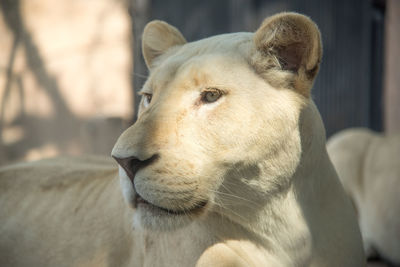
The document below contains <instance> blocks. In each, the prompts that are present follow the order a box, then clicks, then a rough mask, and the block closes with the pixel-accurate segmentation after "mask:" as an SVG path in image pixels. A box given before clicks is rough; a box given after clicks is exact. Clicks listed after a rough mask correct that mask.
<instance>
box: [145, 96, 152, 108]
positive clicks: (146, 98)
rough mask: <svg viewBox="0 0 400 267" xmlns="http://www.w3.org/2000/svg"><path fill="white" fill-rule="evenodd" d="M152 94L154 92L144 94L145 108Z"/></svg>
mask: <svg viewBox="0 0 400 267" xmlns="http://www.w3.org/2000/svg"><path fill="white" fill-rule="evenodd" d="M152 96H153V95H152V94H143V106H144V107H145V108H146V107H147V106H148V105H149V104H150V102H151V98H152Z"/></svg>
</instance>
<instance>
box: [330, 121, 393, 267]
mask: <svg viewBox="0 0 400 267" xmlns="http://www.w3.org/2000/svg"><path fill="white" fill-rule="evenodd" d="M327 148H328V152H329V156H330V157H331V159H332V162H333V164H334V166H335V168H336V170H337V172H338V174H339V178H340V180H341V181H342V183H343V186H344V187H345V189H346V191H347V192H348V193H349V195H350V196H351V198H352V199H353V201H354V205H355V208H356V209H357V212H358V220H359V224H360V228H361V234H362V237H363V242H364V248H365V252H366V254H367V256H370V257H374V256H377V254H379V256H380V257H381V258H384V259H385V260H388V261H390V262H392V263H393V264H397V265H400V254H399V251H400V206H399V203H400V165H399V159H400V135H398V134H397V135H382V134H378V133H375V132H373V131H371V130H368V129H363V128H351V129H347V130H344V131H341V132H339V133H337V134H335V135H334V136H332V137H331V138H330V139H329V141H328V144H327Z"/></svg>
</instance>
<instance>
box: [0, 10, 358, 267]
mask: <svg viewBox="0 0 400 267" xmlns="http://www.w3.org/2000/svg"><path fill="white" fill-rule="evenodd" d="M321 51H322V49H321V41H320V33H319V31H318V28H317V26H316V25H315V24H314V23H313V22H312V21H311V20H310V19H309V18H308V17H305V16H303V15H299V14H296V13H281V14H278V15H275V16H272V17H270V18H268V19H266V20H265V21H264V22H263V24H262V25H261V26H260V28H259V29H258V30H257V31H256V32H255V33H233V34H224V35H218V36H214V37H210V38H207V39H204V40H200V41H197V42H192V43H186V41H185V39H184V37H183V36H182V35H181V33H180V32H179V31H178V30H177V29H176V28H174V27H172V26H170V25H168V24H167V23H165V22H161V21H153V22H151V23H149V24H148V25H147V26H146V28H145V30H144V34H143V54H144V57H145V61H146V63H147V65H148V67H149V69H150V76H149V79H148V80H147V82H146V83H145V85H144V87H143V89H142V90H141V94H142V101H141V104H140V111H139V118H138V120H137V122H136V123H135V124H134V125H133V126H132V127H130V128H129V129H127V130H126V131H125V132H124V133H123V134H122V135H121V137H120V138H119V140H118V141H117V143H116V145H115V147H114V149H113V152H112V156H113V157H114V158H116V160H117V161H118V163H119V165H120V168H119V177H120V185H121V186H122V192H123V198H124V199H125V201H126V202H127V203H128V204H129V205H131V207H132V208H129V207H127V205H126V204H124V203H123V198H122V196H121V195H120V192H119V188H118V186H117V183H116V179H115V176H116V173H115V171H114V168H115V167H114V165H112V164H110V163H108V162H106V161H105V160H99V159H66V160H62V159H58V160H50V161H41V162H37V163H31V164H20V165H16V166H11V167H7V168H4V169H2V170H1V176H2V177H1V181H0V183H1V184H0V186H1V190H2V192H1V195H0V201H1V207H0V214H1V226H0V231H1V232H0V233H1V240H0V265H2V266H195V265H196V266H274V267H278V266H318V267H321V266H333V267H338V266H340V267H345V266H349V267H354V266H363V265H364V264H365V262H364V261H365V260H364V254H363V249H362V243H361V236H360V232H359V229H358V225H357V219H356V216H355V214H354V211H353V208H352V206H351V202H350V200H349V199H348V198H347V196H346V194H345V193H344V190H343V188H342V186H341V184H340V182H339V180H338V178H337V175H336V173H335V170H334V168H333V166H332V164H331V162H330V160H329V157H328V155H327V152H326V148H325V132H324V127H323V124H322V121H321V118H320V115H319V113H318V111H317V109H316V107H315V105H314V103H313V102H312V100H311V98H310V90H311V87H312V84H313V81H314V79H315V76H316V74H317V72H318V68H319V63H320V60H321V55H322V52H321ZM132 217H133V226H132V221H131V220H132Z"/></svg>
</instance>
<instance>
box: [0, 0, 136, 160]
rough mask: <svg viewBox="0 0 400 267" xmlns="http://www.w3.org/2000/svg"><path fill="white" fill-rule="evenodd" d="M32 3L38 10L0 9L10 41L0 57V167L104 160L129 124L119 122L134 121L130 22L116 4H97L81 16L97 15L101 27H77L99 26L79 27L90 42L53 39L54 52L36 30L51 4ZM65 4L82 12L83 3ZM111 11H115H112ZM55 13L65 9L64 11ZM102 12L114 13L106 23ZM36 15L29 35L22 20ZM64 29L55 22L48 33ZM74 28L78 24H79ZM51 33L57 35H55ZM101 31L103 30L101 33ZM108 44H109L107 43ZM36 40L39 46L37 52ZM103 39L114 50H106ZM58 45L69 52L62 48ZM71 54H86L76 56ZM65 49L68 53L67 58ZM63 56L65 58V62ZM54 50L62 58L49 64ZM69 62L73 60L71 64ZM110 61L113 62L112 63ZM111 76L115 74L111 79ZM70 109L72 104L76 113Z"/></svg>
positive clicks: (12, 4) (16, 0)
mask: <svg viewBox="0 0 400 267" xmlns="http://www.w3.org/2000/svg"><path fill="white" fill-rule="evenodd" d="M35 2H36V6H35V4H30V3H29V1H27V0H25V1H24V0H6V1H2V4H1V5H0V8H1V14H0V15H1V16H2V17H3V21H4V27H2V28H3V29H1V26H2V25H1V24H0V33H1V32H7V34H6V35H7V36H8V37H9V42H8V43H9V46H8V49H1V50H2V51H9V52H8V53H7V54H2V53H0V54H2V55H0V67H1V69H0V103H1V104H0V133H1V135H0V164H4V163H6V162H10V161H14V160H21V159H26V160H32V159H37V158H41V157H46V156H54V155H57V154H81V153H95V154H105V155H109V153H110V151H111V149H112V146H113V144H114V142H115V140H116V138H117V137H118V136H119V134H120V133H121V132H122V130H123V129H124V128H125V126H126V125H127V123H126V122H124V121H127V120H128V119H129V118H130V117H131V116H132V110H133V109H132V104H131V100H132V99H131V98H132V96H131V86H130V71H131V61H132V60H131V55H130V54H131V52H130V37H129V36H130V29H129V24H130V23H129V20H128V17H129V16H128V14H127V12H125V10H126V8H124V6H123V5H122V4H121V3H120V1H112V0H111V1H106V0H102V1H99V2H103V3H102V4H96V5H94V7H93V8H94V9H97V10H98V11H97V12H91V13H92V14H83V16H85V15H88V16H92V17H96V16H97V18H98V19H100V20H101V22H102V23H93V22H92V21H93V20H94V19H92V21H87V19H86V21H84V20H85V19H83V21H81V22H82V23H86V24H90V23H91V24H92V25H95V26H96V27H97V28H96V29H95V30H96V31H93V30H92V28H93V27H89V26H87V27H85V26H83V31H85V28H86V31H87V30H89V31H90V33H89V34H88V37H89V38H82V39H81V40H83V46H82V43H80V44H73V43H72V44H71V39H73V38H69V39H68V40H54V41H55V42H54V43H56V44H58V45H59V47H55V48H54V46H53V47H51V46H52V43H51V42H46V40H47V41H48V40H49V38H50V39H51V38H52V36H51V35H52V32H51V30H50V31H49V32H48V33H43V32H41V31H42V29H43V28H42V27H41V26H40V25H41V23H43V20H46V19H43V17H42V16H41V14H42V15H43V14H45V15H46V14H48V11H49V9H51V8H52V7H50V8H49V7H48V6H49V5H51V4H49V3H48V1H35ZM40 2H42V3H40ZM64 2H68V1H64ZM71 2H75V3H72V6H74V5H75V7H76V8H77V9H78V8H79V9H80V10H82V3H79V2H78V1H71ZM38 3H39V5H37V4H38ZM66 4H68V3H66ZM46 5H47V6H46ZM86 6H88V4H86ZM110 6H111V7H112V8H113V9H111V11H110ZM43 7H44V8H43ZM41 8H42V10H40V9H41ZM38 9H39V10H38ZM43 9H44V10H43ZM59 9H63V6H62V5H61V6H60V7H59ZM82 11H84V10H82ZM41 12H42V13H41ZM106 12H109V13H113V14H112V15H111V16H109V17H110V18H108V20H107V18H105V14H106ZM35 13H37V14H36V17H35V16H31V17H30V19H31V20H33V21H39V23H37V24H34V23H33V28H35V27H36V29H38V30H36V31H33V32H34V34H33V33H32V30H31V29H32V26H31V24H28V23H27V20H28V19H29V14H31V15H32V14H35ZM83 13H85V12H83ZM125 13H126V14H125ZM27 14H28V16H26V15H27ZM58 15H59V14H58ZM106 15H107V14H106ZM118 16H119V17H121V16H125V17H126V18H123V19H121V18H118ZM27 17H28V18H27ZM52 19H54V18H52V17H51V15H50V14H49V18H48V19H47V24H49V23H50V25H51V23H52ZM68 19H69V17H65V18H64V22H62V23H63V24H64V26H65V24H66V23H69V22H68ZM40 20H42V21H41V22H40ZM65 20H67V22H65ZM104 21H105V22H104ZM62 23H60V20H59V22H58V24H57V22H55V25H54V28H56V29H54V28H53V30H60V31H62V30H63V28H62V26H63V24H62ZM77 24H80V23H79V21H77ZM104 24H107V25H104ZM120 24H124V29H123V30H122V31H121V30H120V31H119V32H118V31H117V33H116V34H114V36H112V33H113V32H112V31H110V29H107V27H108V28H112V27H111V26H114V27H115V26H119V29H120V28H121V27H120V26H121V25H120ZM28 26H30V27H28ZM57 26H61V28H58V29H57ZM67 26H71V27H74V26H73V25H67ZM100 26H102V27H103V28H102V29H99V28H100ZM104 28H106V29H104ZM43 30H46V29H43ZM64 30H65V29H64ZM86 34H87V33H86ZM118 34H119V35H120V36H118ZM2 35H3V33H2ZM46 35H47V36H46ZM61 35H62V33H61ZM66 35H68V32H67V34H66ZM115 35H117V36H115ZM43 36H45V38H43ZM69 37H71V36H69ZM90 37H91V40H90ZM110 37H111V38H112V39H108V38H110ZM113 37H114V38H113ZM115 37H116V38H115ZM41 38H42V40H40V39H41ZM46 38H47V39H46ZM54 38H57V36H54ZM103 38H104V40H102V39H103ZM106 38H107V39H106ZM37 39H38V40H40V41H41V45H38V42H36V40H37ZM77 39H78V40H79V36H78V37H77ZM87 40H89V41H87ZM107 40H112V42H113V43H111V44H110V43H107ZM65 41H66V42H65ZM68 42H69V43H68ZM63 43H67V45H66V46H65V45H64V46H63ZM46 46H47V47H46ZM43 47H44V49H43V50H41V48H43ZM76 47H78V48H79V47H80V48H82V47H83V48H84V49H83V51H74V50H77V49H76ZM71 48H72V51H70V52H68V49H71ZM57 50H58V51H57ZM66 50H67V52H68V53H70V55H67V56H65V55H64V52H65V51H66ZM81 50H82V49H81ZM43 51H44V53H43ZM54 51H56V52H58V53H59V55H58V56H59V57H61V59H58V60H53V61H51V60H52V59H51V57H50V56H51V55H52V54H53V55H54V54H56V53H55V52H54ZM108 51H111V54H110V52H108ZM60 52H61V54H60ZM75 52H77V53H75ZM82 52H83V53H82ZM3 53H4V52H3ZM46 53H47V58H46ZM79 53H80V55H79ZM49 55H50V56H49ZM56 56H57V54H56ZM63 56H64V58H62V57H63ZM53 57H54V56H53ZM74 57H75V60H74V59H71V58H74ZM109 59H112V60H111V62H110V61H109ZM82 61H86V63H87V64H86V66H83V67H80V65H81V64H80V63H81V62H82ZM49 65H50V66H52V68H51V67H50V68H49V67H48V66H49ZM115 67H116V69H115ZM113 69H115V70H113ZM113 71H114V73H112V72H113ZM117 71H118V72H119V73H120V74H115V72H117ZM104 73H107V75H104ZM105 79H108V81H107V80H105ZM81 81H84V82H81ZM60 83H62V84H60ZM68 100H69V101H68ZM109 101H111V102H113V101H115V102H113V103H112V104H113V106H110V104H108V103H106V102H109ZM71 103H72V104H71ZM74 103H78V105H76V104H75V106H74Z"/></svg>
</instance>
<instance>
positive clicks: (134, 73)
mask: <svg viewBox="0 0 400 267" xmlns="http://www.w3.org/2000/svg"><path fill="white" fill-rule="evenodd" d="M132 75H133V76H136V77H139V78H143V79H147V77H149V76H148V75H143V74H140V73H136V72H132Z"/></svg>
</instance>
